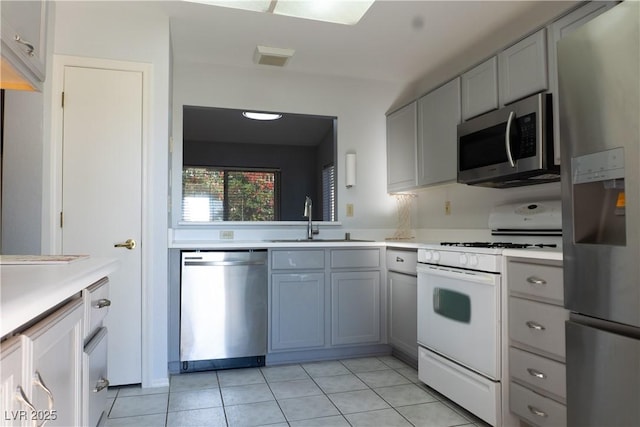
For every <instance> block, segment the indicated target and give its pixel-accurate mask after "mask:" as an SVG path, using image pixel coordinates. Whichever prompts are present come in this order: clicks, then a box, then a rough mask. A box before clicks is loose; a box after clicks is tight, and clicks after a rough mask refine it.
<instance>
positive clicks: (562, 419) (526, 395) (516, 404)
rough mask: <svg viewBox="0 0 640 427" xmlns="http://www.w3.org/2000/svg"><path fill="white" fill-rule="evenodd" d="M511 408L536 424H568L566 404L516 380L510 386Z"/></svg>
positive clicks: (543, 426)
mask: <svg viewBox="0 0 640 427" xmlns="http://www.w3.org/2000/svg"><path fill="white" fill-rule="evenodd" d="M509 408H510V409H511V412H513V413H514V414H516V415H518V416H519V417H521V418H523V419H525V420H526V421H528V422H530V423H532V424H534V425H536V426H540V427H546V426H553V427H560V426H566V425H567V408H566V406H564V405H562V404H560V403H558V402H556V401H554V400H551V399H549V398H546V397H544V396H541V395H539V394H538V393H534V392H533V391H531V390H529V389H527V388H525V387H522V386H521V385H519V384H516V383H514V382H512V383H511V384H510V388H509Z"/></svg>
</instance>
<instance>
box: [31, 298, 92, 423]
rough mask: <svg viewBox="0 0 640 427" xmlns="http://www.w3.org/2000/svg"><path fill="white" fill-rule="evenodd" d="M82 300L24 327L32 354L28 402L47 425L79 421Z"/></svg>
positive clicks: (80, 409) (39, 419)
mask: <svg viewBox="0 0 640 427" xmlns="http://www.w3.org/2000/svg"><path fill="white" fill-rule="evenodd" d="M83 312H84V310H83V305H82V299H80V298H79V299H76V300H74V301H72V302H70V303H68V304H66V305H65V306H63V307H62V308H61V309H59V310H58V311H56V312H55V313H53V314H51V315H49V316H47V317H46V318H45V319H43V320H42V321H40V322H38V323H37V324H36V325H35V326H33V327H31V328H30V329H27V330H26V331H25V332H24V336H25V337H26V338H27V340H26V341H27V342H28V343H29V344H28V345H29V347H30V349H31V354H32V366H31V370H30V371H29V376H30V378H29V379H30V380H31V384H30V386H31V394H30V398H31V402H32V404H33V406H34V407H35V408H36V409H37V418H38V421H39V422H41V421H44V420H47V419H48V421H47V426H56V425H59V426H71V425H80V424H81V422H82V419H81V413H82V403H81V402H82V398H81V393H82V387H81V370H82V317H83Z"/></svg>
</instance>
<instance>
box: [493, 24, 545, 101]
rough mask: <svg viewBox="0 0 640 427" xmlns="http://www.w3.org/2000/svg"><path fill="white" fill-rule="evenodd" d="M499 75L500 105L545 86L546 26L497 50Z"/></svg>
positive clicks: (543, 89)
mask: <svg viewBox="0 0 640 427" xmlns="http://www.w3.org/2000/svg"><path fill="white" fill-rule="evenodd" d="M498 76H499V81H500V89H499V94H500V105H506V104H509V103H511V102H514V101H518V100H520V99H522V98H525V97H527V96H529V95H532V94H534V93H538V92H542V91H545V90H547V88H548V79H547V30H546V29H544V28H543V29H541V30H540V31H538V32H536V33H534V34H531V35H530V36H529V37H526V38H525V39H523V40H521V41H519V42H518V43H516V44H514V45H513V46H510V47H508V48H507V49H505V50H503V51H502V52H500V53H499V54H498Z"/></svg>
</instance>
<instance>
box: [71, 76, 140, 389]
mask: <svg viewBox="0 0 640 427" xmlns="http://www.w3.org/2000/svg"><path fill="white" fill-rule="evenodd" d="M142 77H143V74H142V72H137V71H125V70H113V69H100V68H86V67H77V66H66V67H64V110H63V159H62V164H63V165H62V169H63V172H62V191H63V194H62V212H63V227H62V250H63V253H67V254H89V255H91V256H95V257H110V258H117V259H118V260H119V261H120V266H119V268H118V270H117V271H116V272H114V273H113V274H112V275H111V276H110V299H111V301H112V305H111V307H110V310H109V315H108V316H107V319H106V323H107V328H108V331H109V351H108V360H109V362H108V365H109V368H108V369H109V371H108V372H109V374H108V375H109V381H110V383H111V384H112V385H120V384H133V383H140V382H141V376H142V369H141V364H142V338H141V327H142V325H141V323H142V320H141V316H142V307H141V300H142V274H141V271H142V259H141V251H140V245H141V244H142V242H141V241H140V238H141V228H142V138H143V134H142V129H143V128H142V126H143V122H142V120H143V119H142V117H143V79H142ZM128 239H132V240H134V241H135V242H136V247H135V248H133V249H127V248H122V247H114V245H115V244H118V243H122V242H125V241H127V240H128Z"/></svg>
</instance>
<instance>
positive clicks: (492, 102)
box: [461, 56, 498, 120]
mask: <svg viewBox="0 0 640 427" xmlns="http://www.w3.org/2000/svg"><path fill="white" fill-rule="evenodd" d="M461 79H462V80H461V83H462V119H463V120H469V119H470V118H472V117H475V116H479V115H480V114H483V113H486V112H488V111H491V110H495V109H496V108H498V61H497V59H496V57H495V56H494V57H491V58H489V59H488V60H486V61H485V62H483V63H482V64H480V65H478V66H476V67H475V68H473V69H471V70H469V71H467V72H466V73H464V74H463V75H462V77H461Z"/></svg>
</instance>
